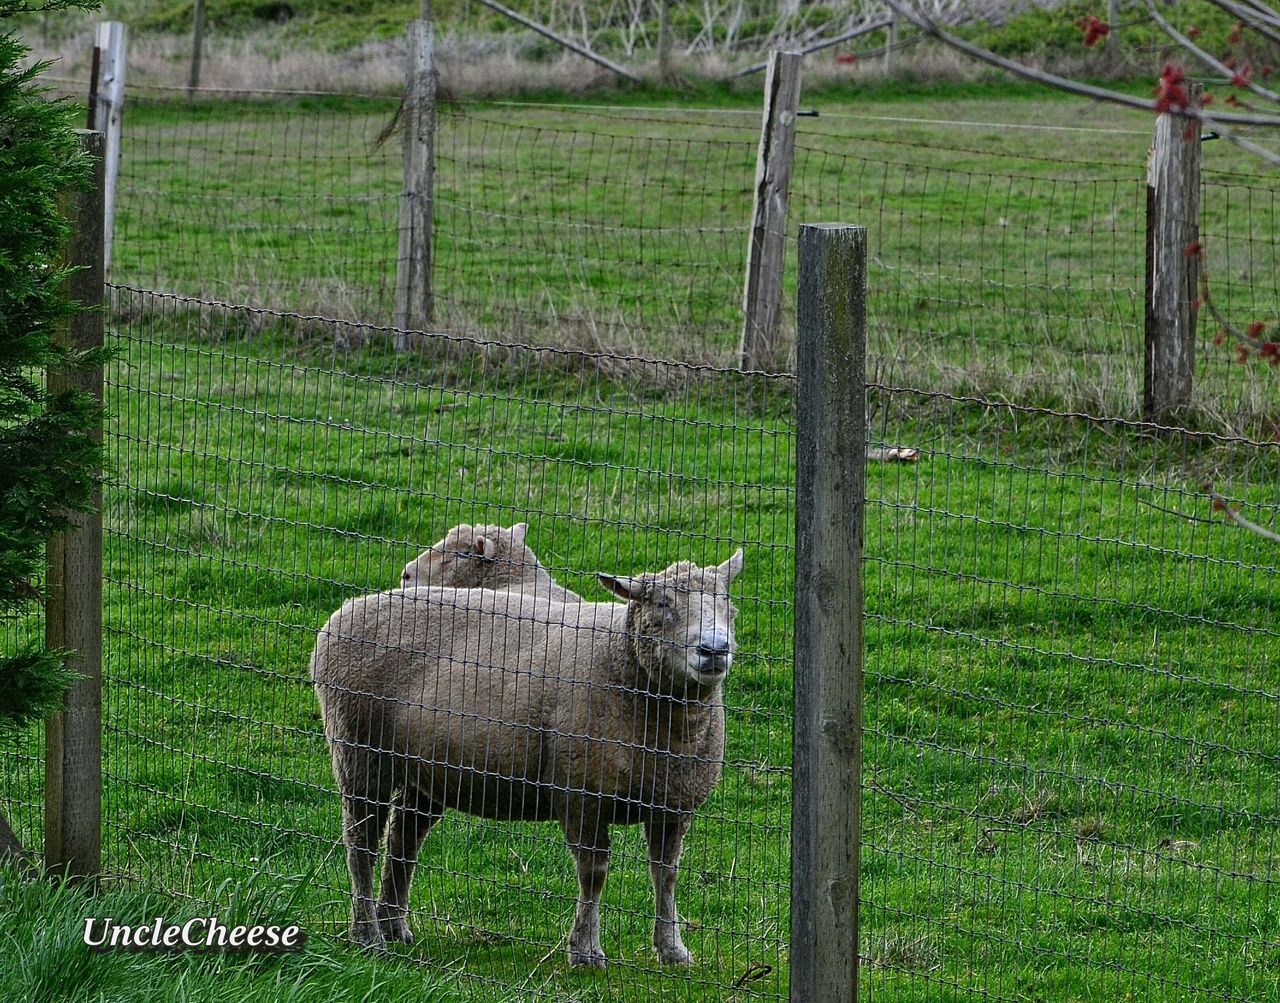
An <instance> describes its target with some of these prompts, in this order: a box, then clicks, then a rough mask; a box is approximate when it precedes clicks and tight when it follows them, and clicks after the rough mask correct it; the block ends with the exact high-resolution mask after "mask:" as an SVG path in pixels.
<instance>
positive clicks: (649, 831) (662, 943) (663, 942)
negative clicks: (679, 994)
mask: <svg viewBox="0 0 1280 1003" xmlns="http://www.w3.org/2000/svg"><path fill="white" fill-rule="evenodd" d="M690 821H691V820H690V818H689V817H688V816H687V815H657V816H654V817H653V818H648V819H645V823H644V839H645V843H647V844H648V847H649V876H650V877H651V878H652V879H653V903H654V914H655V918H654V922H653V946H654V947H655V948H656V949H657V952H658V960H659V961H661V962H662V963H663V964H664V965H690V964H692V963H693V955H692V954H690V953H689V949H688V948H687V947H685V946H684V941H682V940H681V939H680V917H679V916H678V915H677V913H676V875H677V870H678V868H679V864H680V850H681V848H682V847H683V846H684V834H685V833H686V832H687V831H688V829H689V823H690Z"/></svg>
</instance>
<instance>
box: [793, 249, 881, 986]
mask: <svg viewBox="0 0 1280 1003" xmlns="http://www.w3.org/2000/svg"><path fill="white" fill-rule="evenodd" d="M866 277H867V231H866V228H865V227H861V226H841V225H836V224H823V225H818V226H801V227H800V240H799V291H798V295H797V310H796V313H797V321H796V374H797V376H798V378H799V387H798V397H797V424H798V442H797V446H796V597H795V673H794V682H793V686H794V716H795V726H794V731H793V739H792V800H791V949H790V950H791V999H792V1000H804V1001H806V1003H854V1001H855V1000H856V999H857V996H858V859H859V826H860V819H861V810H860V801H859V781H860V775H861V771H862V522H863V518H862V510H863V495H864V491H863V484H864V476H865V469H866V468H865V463H866V418H865V415H866Z"/></svg>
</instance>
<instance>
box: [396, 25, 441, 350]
mask: <svg viewBox="0 0 1280 1003" xmlns="http://www.w3.org/2000/svg"><path fill="white" fill-rule="evenodd" d="M408 40H409V61H408V69H407V70H406V75H405V93H404V109H403V111H402V112H401V114H402V116H403V127H404V187H403V191H402V192H401V195H400V226H399V244H398V248H397V251H396V303H395V319H394V326H395V328H396V331H397V334H396V349H397V350H398V351H404V350H406V349H407V348H408V347H409V346H410V344H411V343H412V340H411V338H410V336H409V335H408V333H407V332H409V331H420V330H423V329H424V328H425V327H427V325H429V324H430V323H431V321H432V320H433V318H434V315H435V302H434V297H433V294H432V290H431V214H432V208H433V203H434V197H435V193H434V185H435V133H436V74H435V47H434V38H433V34H432V29H431V22H430V21H413V22H412V23H410V25H409V32H408Z"/></svg>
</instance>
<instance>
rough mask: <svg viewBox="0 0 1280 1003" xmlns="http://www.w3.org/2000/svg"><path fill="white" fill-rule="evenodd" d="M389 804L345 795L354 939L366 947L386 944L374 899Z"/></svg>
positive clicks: (344, 831) (345, 838)
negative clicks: (380, 849)
mask: <svg viewBox="0 0 1280 1003" xmlns="http://www.w3.org/2000/svg"><path fill="white" fill-rule="evenodd" d="M388 807H389V806H388V805H387V803H386V802H385V801H383V800H381V799H380V798H377V797H376V795H375V796H374V797H362V796H353V795H349V794H345V793H344V794H343V796H342V837H343V842H345V843H346V844H347V870H348V871H349V872H350V873H351V939H352V940H353V941H355V942H356V943H357V944H360V945H361V946H364V947H381V946H382V945H383V943H384V941H383V937H382V931H381V929H379V927H378V920H377V916H376V914H375V904H374V900H373V865H374V862H375V860H376V858H377V855H378V844H379V842H380V841H381V839H382V829H383V826H385V825H386V822H387V811H388Z"/></svg>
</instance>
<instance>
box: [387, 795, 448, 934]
mask: <svg viewBox="0 0 1280 1003" xmlns="http://www.w3.org/2000/svg"><path fill="white" fill-rule="evenodd" d="M443 815H444V809H443V808H440V807H439V806H437V805H433V804H431V803H430V802H425V801H424V799H423V798H422V797H421V796H420V795H419V794H418V792H417V790H416V789H414V788H406V789H405V790H403V791H402V792H401V793H400V794H399V796H397V798H396V802H395V805H394V807H393V808H392V811H391V824H390V825H389V826H387V856H386V861H385V863H384V864H383V865H382V890H381V892H380V893H379V895H378V925H379V926H380V927H381V928H382V935H383V936H384V937H386V938H387V940H393V941H398V942H399V943H401V944H412V943H413V933H412V931H410V929H409V923H408V920H407V918H406V917H407V915H408V912H409V887H410V886H411V885H412V884H413V870H414V868H415V867H416V866H417V864H418V852H419V851H420V850H421V849H422V841H423V840H424V839H426V838H427V833H428V832H430V831H431V827H432V826H433V825H435V824H436V823H437V822H439V821H440V818H441V816H443Z"/></svg>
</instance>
